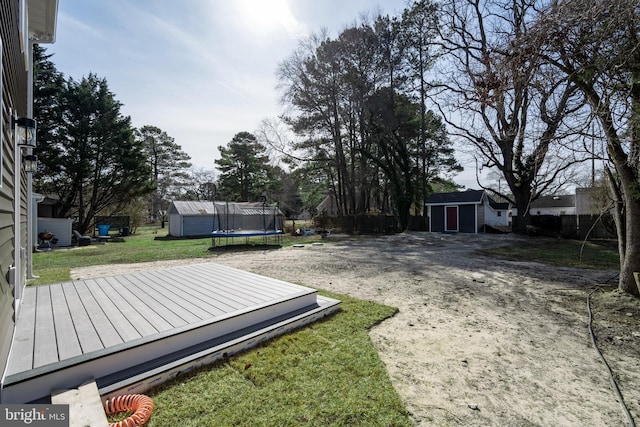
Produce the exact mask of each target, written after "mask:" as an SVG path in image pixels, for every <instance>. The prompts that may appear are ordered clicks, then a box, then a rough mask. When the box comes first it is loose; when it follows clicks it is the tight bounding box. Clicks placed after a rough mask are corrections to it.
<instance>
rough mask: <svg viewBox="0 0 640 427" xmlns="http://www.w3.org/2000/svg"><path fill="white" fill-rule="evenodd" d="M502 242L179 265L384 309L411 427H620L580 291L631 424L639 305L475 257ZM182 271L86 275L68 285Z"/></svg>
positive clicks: (377, 245)
mask: <svg viewBox="0 0 640 427" xmlns="http://www.w3.org/2000/svg"><path fill="white" fill-rule="evenodd" d="M514 240H524V242H523V244H526V239H524V238H520V237H516V236H511V235H462V234H457V235H444V234H434V233H416V232H411V233H403V234H399V235H394V236H380V237H366V238H354V239H345V240H339V241H335V242H332V241H331V239H327V241H326V242H325V243H324V244H321V245H312V244H305V245H304V247H299V248H294V247H289V248H283V249H278V250H268V251H253V252H227V253H224V252H220V253H218V254H216V255H214V256H213V258H207V259H204V260H203V259H195V260H190V261H187V262H194V263H196V262H197V263H201V262H216V263H220V264H224V265H227V266H231V267H236V268H239V269H245V270H249V271H252V272H255V273H259V274H263V275H265V276H270V277H274V278H277V279H281V280H285V281H289V282H293V283H299V284H303V285H306V286H310V287H314V288H317V289H326V290H329V291H333V292H338V293H343V294H348V295H351V296H354V297H357V298H361V299H366V300H372V301H376V302H380V303H383V304H387V305H391V306H395V307H398V309H399V312H398V313H397V314H396V315H395V316H394V317H392V318H390V319H388V320H386V321H384V322H383V323H381V324H380V325H378V326H376V327H375V328H374V329H373V330H372V331H371V333H370V335H371V339H372V341H373V343H374V345H375V347H376V348H377V349H378V351H379V354H380V357H381V358H382V360H383V362H384V363H385V365H386V367H387V370H388V372H389V375H390V377H391V380H392V382H393V384H394V386H395V388H396V390H397V391H398V393H399V395H400V397H401V398H402V400H403V401H404V402H405V404H406V408H407V410H408V411H409V413H410V414H411V417H412V419H413V420H414V423H415V425H417V426H438V427H440V426H625V425H629V422H628V419H627V417H626V416H625V413H624V412H623V409H622V406H621V404H620V402H619V401H618V400H617V398H616V394H615V393H614V391H613V387H612V385H611V383H610V378H609V374H608V371H607V370H606V367H605V365H604V364H603V362H602V361H601V359H600V358H599V356H598V353H597V352H596V350H595V349H594V347H593V345H592V343H591V337H590V334H589V330H588V319H589V315H588V311H587V295H588V294H589V293H590V292H591V291H592V290H593V289H594V288H597V287H602V289H603V290H605V291H606V292H601V291H597V292H595V293H594V294H593V295H592V310H593V321H594V331H595V334H596V337H597V342H598V345H599V346H600V348H601V350H602V353H603V354H604V356H605V358H606V360H607V361H608V363H609V365H610V366H611V368H612V370H613V372H614V378H615V380H616V382H617V384H618V385H619V388H620V390H621V392H622V394H623V396H624V400H625V403H626V405H627V407H628V408H629V409H630V411H631V414H632V416H633V418H634V419H635V420H636V422H640V401H639V399H640V300H636V299H633V298H630V297H627V296H625V295H621V294H620V293H618V292H611V287H610V285H611V284H612V283H613V284H614V285H615V283H616V278H615V276H616V272H615V271H595V270H582V269H573V268H559V267H552V266H548V265H543V264H539V263H533V262H515V261H508V260H503V259H495V258H492V257H488V256H486V255H482V254H480V253H478V252H477V250H478V249H481V248H483V247H491V246H495V245H500V244H504V243H509V242H512V241H514ZM301 243H302V242H301ZM187 262H185V261H184V260H181V261H176V262H159V263H146V264H132V265H120V266H114V265H110V266H106V267H105V269H100V268H96V267H90V268H85V269H77V270H73V271H72V277H73V278H74V279H76V278H89V277H95V276H99V275H108V274H114V273H123V272H128V271H134V270H141V269H149V268H163V267H171V266H174V265H185V264H186V263H187ZM612 279H613V280H612ZM607 283H609V286H607V285H606V284H607Z"/></svg>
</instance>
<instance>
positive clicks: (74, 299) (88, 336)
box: [62, 282, 104, 354]
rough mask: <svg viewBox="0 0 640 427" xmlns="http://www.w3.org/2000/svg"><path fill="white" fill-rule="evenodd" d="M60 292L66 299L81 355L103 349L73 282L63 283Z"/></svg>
mask: <svg viewBox="0 0 640 427" xmlns="http://www.w3.org/2000/svg"><path fill="white" fill-rule="evenodd" d="M62 290H63V291H64V296H65V298H66V299H67V307H69V314H70V315H71V319H73V325H74V328H75V333H76V335H77V337H78V341H79V342H80V347H81V348H82V353H83V354H84V353H90V352H92V351H96V350H100V349H102V348H104V346H103V345H102V341H101V340H100V337H99V336H98V332H97V331H96V329H95V328H94V327H93V324H92V323H91V319H90V318H89V315H88V314H87V311H86V309H85V307H84V304H83V303H82V301H81V300H80V295H78V291H77V290H76V287H75V286H74V284H73V282H67V283H63V284H62Z"/></svg>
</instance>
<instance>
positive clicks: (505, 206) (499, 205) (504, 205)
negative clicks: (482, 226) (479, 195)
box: [487, 196, 509, 211]
mask: <svg viewBox="0 0 640 427" xmlns="http://www.w3.org/2000/svg"><path fill="white" fill-rule="evenodd" d="M487 198H488V199H489V206H491V208H492V209H494V210H496V211H507V210H509V202H496V201H495V200H493V199H492V198H491V197H489V196H487Z"/></svg>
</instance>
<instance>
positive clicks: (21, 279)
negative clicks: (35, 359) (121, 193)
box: [0, 0, 58, 378]
mask: <svg viewBox="0 0 640 427" xmlns="http://www.w3.org/2000/svg"><path fill="white" fill-rule="evenodd" d="M57 9H58V1H57V0H2V2H0V17H2V19H1V20H0V47H1V49H0V56H1V58H2V60H1V62H0V63H1V68H0V76H1V81H2V85H1V87H0V92H1V100H2V103H1V108H0V110H1V115H0V116H1V117H0V137H1V148H0V176H1V177H2V180H1V182H0V265H1V266H2V274H0V375H2V378H4V371H5V368H6V364H7V358H8V353H9V348H10V346H11V340H12V337H13V329H14V320H13V319H14V314H15V313H16V312H17V310H18V309H19V306H20V301H21V295H22V292H23V288H24V286H25V285H26V281H27V277H28V276H29V275H30V272H31V245H32V242H33V241H34V240H35V238H36V236H35V232H34V229H33V227H34V225H33V223H34V221H32V219H33V217H34V216H35V215H34V213H33V210H34V203H33V201H32V191H31V176H30V173H32V172H27V171H26V170H25V168H24V166H26V165H27V163H26V162H25V164H24V165H23V161H24V160H27V159H28V157H27V156H31V155H32V151H31V150H32V148H31V147H28V146H23V145H22V144H20V143H21V140H20V138H18V135H23V136H30V135H31V134H29V132H28V131H27V128H28V127H30V126H27V127H25V128H24V129H23V131H22V132H18V131H17V129H18V127H17V126H16V125H17V124H26V125H31V124H32V119H36V120H37V117H33V99H32V96H33V95H32V94H33V92H32V91H31V90H30V88H29V85H30V84H32V82H33V63H32V58H33V57H32V44H33V43H39V44H44V43H53V41H54V40H55V27H56V15H57Z"/></svg>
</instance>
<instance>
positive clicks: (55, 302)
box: [49, 284, 82, 360]
mask: <svg viewBox="0 0 640 427" xmlns="http://www.w3.org/2000/svg"><path fill="white" fill-rule="evenodd" d="M49 288H50V291H51V305H52V307H53V321H54V324H55V329H56V342H57V344H58V358H59V359H61V360H64V359H68V358H70V357H74V356H78V355H80V354H82V347H80V341H78V336H77V335H76V334H75V332H74V325H73V320H72V319H71V314H70V313H69V307H67V300H66V299H65V297H64V291H63V290H62V285H60V284H56V285H51V286H50V287H49Z"/></svg>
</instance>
